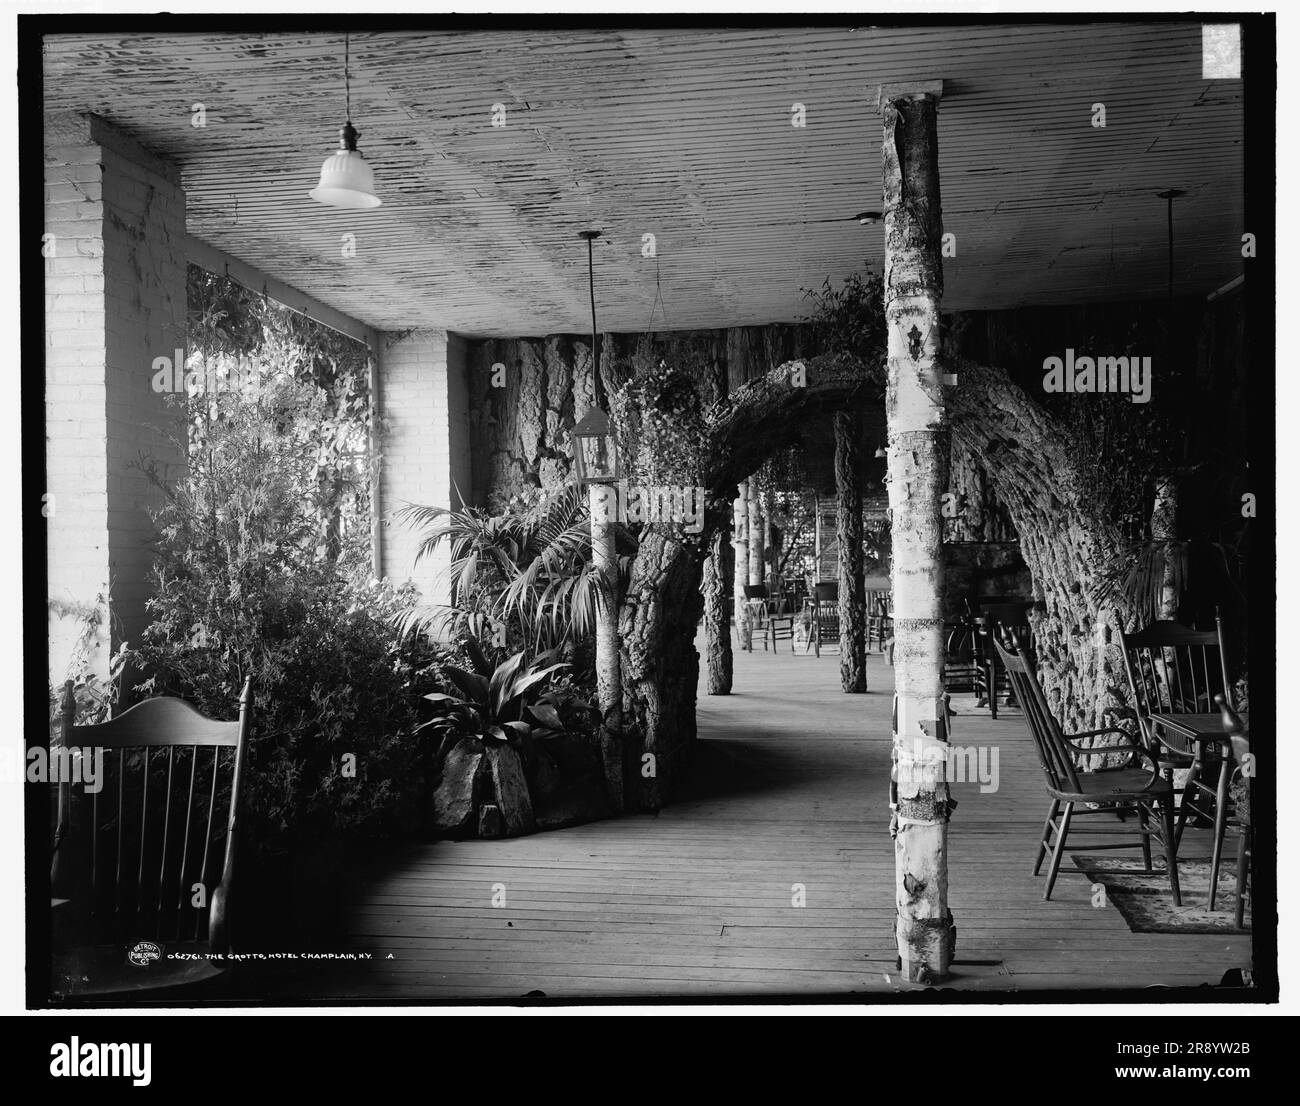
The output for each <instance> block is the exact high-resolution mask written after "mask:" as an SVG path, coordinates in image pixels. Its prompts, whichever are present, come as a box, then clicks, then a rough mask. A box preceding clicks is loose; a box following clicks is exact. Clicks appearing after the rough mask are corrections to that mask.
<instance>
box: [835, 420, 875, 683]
mask: <svg viewBox="0 0 1300 1106" xmlns="http://www.w3.org/2000/svg"><path fill="white" fill-rule="evenodd" d="M861 439H862V416H861V415H860V414H859V413H858V412H856V411H837V412H836V413H835V492H836V520H835V521H836V528H837V530H838V537H839V543H840V685H841V686H842V687H843V688H844V690H845V691H846V692H849V693H850V694H861V693H862V692H864V691H866V690H867V585H866V566H865V564H864V560H863V553H862V457H861Z"/></svg>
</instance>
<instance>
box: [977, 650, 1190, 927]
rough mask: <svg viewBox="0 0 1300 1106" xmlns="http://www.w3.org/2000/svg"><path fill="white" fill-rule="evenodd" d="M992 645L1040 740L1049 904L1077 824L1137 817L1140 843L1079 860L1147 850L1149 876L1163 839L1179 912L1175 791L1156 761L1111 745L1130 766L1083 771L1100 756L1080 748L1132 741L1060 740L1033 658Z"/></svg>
mask: <svg viewBox="0 0 1300 1106" xmlns="http://www.w3.org/2000/svg"><path fill="white" fill-rule="evenodd" d="M991 640H992V642H993V647H994V648H995V649H996V650H997V652H998V657H999V660H1000V661H1001V663H1002V667H1003V670H1004V671H1005V672H1006V673H1007V676H1008V678H1009V680H1010V682H1011V686H1012V687H1013V688H1014V690H1015V693H1016V697H1017V699H1019V701H1020V705H1021V709H1022V710H1023V711H1024V716H1025V724H1026V725H1027V726H1028V727H1029V732H1030V735H1031V736H1032V737H1033V739H1034V746H1035V748H1036V749H1037V751H1038V760H1039V763H1040V765H1041V766H1042V769H1043V775H1044V776H1045V777H1046V779H1047V794H1048V798H1049V799H1050V806H1049V807H1048V811H1047V820H1046V822H1045V823H1044V825H1043V835H1042V838H1041V839H1040V840H1039V843H1038V849H1037V851H1036V853H1035V858H1034V875H1038V873H1039V871H1040V869H1041V868H1042V866H1043V858H1044V857H1045V856H1046V855H1047V854H1048V853H1049V852H1050V853H1051V854H1052V863H1051V867H1050V868H1049V870H1048V874H1047V887H1046V889H1045V890H1044V891H1043V898H1044V899H1050V898H1051V897H1052V888H1053V887H1054V886H1055V884H1056V876H1057V873H1058V872H1059V871H1060V867H1061V857H1062V855H1063V854H1064V852H1065V849H1066V842H1067V840H1068V838H1069V835H1070V828H1071V823H1072V821H1073V819H1075V818H1077V817H1082V816H1086V815H1098V814H1101V815H1105V814H1115V813H1121V812H1123V811H1125V810H1133V811H1135V812H1136V813H1137V816H1138V832H1137V837H1138V840H1137V841H1136V842H1130V841H1120V842H1114V841H1106V842H1104V843H1097V842H1093V843H1089V844H1087V845H1082V846H1077V847H1076V848H1077V849H1078V851H1081V852H1095V851H1098V850H1102V849H1131V848H1141V850H1142V860H1143V862H1144V864H1145V866H1146V870H1147V871H1148V872H1149V871H1151V838H1152V837H1157V838H1159V840H1160V841H1161V843H1162V844H1163V845H1164V850H1165V861H1166V865H1167V867H1168V870H1169V889H1170V891H1171V892H1172V893H1173V897H1174V905H1175V906H1181V905H1182V901H1183V900H1182V891H1181V890H1180V888H1179V885H1178V857H1177V850H1176V849H1175V847H1174V790H1173V785H1172V784H1170V783H1169V781H1168V780H1166V779H1164V778H1163V777H1162V776H1161V775H1160V767H1159V765H1158V763H1157V762H1156V760H1155V758H1154V757H1153V756H1152V755H1151V754H1150V753H1149V752H1148V751H1147V749H1146V748H1145V746H1142V745H1135V744H1121V745H1109V746H1106V747H1105V751H1106V752H1109V753H1114V752H1126V753H1128V754H1129V760H1128V762H1127V763H1126V764H1125V765H1124V766H1122V767H1119V768H1105V769H1100V770H1096V771H1086V770H1084V769H1083V768H1082V767H1080V762H1081V761H1083V760H1085V759H1086V758H1087V757H1089V756H1091V755H1094V754H1095V753H1097V752H1100V751H1102V750H1093V749H1088V748H1086V747H1083V746H1080V745H1079V744H1078V742H1080V741H1083V740H1084V739H1086V738H1093V737H1098V736H1100V735H1101V734H1110V733H1113V734H1119V735H1122V736H1127V735H1125V734H1124V732H1123V731H1122V730H1119V729H1116V728H1114V727H1108V728H1106V729H1101V730H1088V731H1086V732H1084V733H1078V734H1073V735H1070V736H1067V735H1066V734H1064V733H1062V732H1061V727H1060V726H1059V725H1058V723H1057V721H1056V718H1055V716H1054V715H1053V714H1052V712H1051V710H1050V708H1049V707H1048V705H1047V698H1046V696H1045V695H1044V694H1043V689H1042V687H1041V686H1040V685H1039V683H1038V673H1037V670H1036V668H1035V665H1034V660H1033V655H1032V653H1031V652H1030V650H1029V649H1028V648H1027V647H1025V646H1022V644H1021V642H1020V641H1019V640H1017V635H1015V634H1014V633H1012V634H1010V635H1009V640H1007V641H1006V642H1004V641H1002V640H1000V639H999V637H998V636H997V635H994V636H993V637H992V639H991ZM1142 760H1145V761H1148V762H1149V763H1150V766H1151V767H1150V771H1146V770H1144V769H1142V768H1139V767H1136V765H1137V763H1138V762H1139V761H1142ZM1076 807H1077V808H1079V809H1076ZM1058 815H1059V821H1058V820H1057V818H1058ZM1110 836H1114V834H1111V835H1110ZM1053 837H1055V844H1054V845H1053Z"/></svg>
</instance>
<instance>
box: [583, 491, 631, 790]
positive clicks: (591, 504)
mask: <svg viewBox="0 0 1300 1106" xmlns="http://www.w3.org/2000/svg"><path fill="white" fill-rule="evenodd" d="M616 494H617V493H616V492H615V490H614V488H612V487H610V486H609V485H607V484H592V485H591V486H590V487H589V488H588V490H587V506H588V509H589V510H590V513H591V564H592V568H593V569H594V570H595V574H596V578H597V581H598V585H597V594H598V598H597V601H596V700H597V702H598V703H599V704H600V716H601V726H600V752H601V760H602V762H603V764H604V768H605V790H606V794H608V796H609V800H610V803H611V804H612V805H613V808H614V809H615V810H616V811H619V810H622V809H623V808H624V795H623V790H624V789H623V780H624V751H623V737H622V731H623V725H622V722H623V690H622V685H623V681H622V674H621V672H620V661H619V643H618V617H619V596H618V557H617V553H616V551H615V547H614V519H615V517H616V515H617V504H616V501H615V496H616Z"/></svg>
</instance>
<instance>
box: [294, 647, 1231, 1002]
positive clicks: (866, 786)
mask: <svg viewBox="0 0 1300 1106" xmlns="http://www.w3.org/2000/svg"><path fill="white" fill-rule="evenodd" d="M868 680H869V684H870V688H871V690H870V692H869V693H868V694H867V695H844V694H843V693H841V691H840V690H839V659H838V657H837V656H835V655H833V654H826V655H823V656H822V657H821V658H820V659H818V658H816V657H813V656H811V655H804V654H803V653H802V651H801V652H799V653H798V654H797V655H794V656H792V655H791V654H790V653H788V652H787V653H783V654H780V655H779V656H775V657H774V656H773V655H772V654H769V653H763V652H761V651H760V652H758V653H755V654H745V653H740V654H738V655H737V659H736V688H735V692H734V693H733V694H732V695H730V696H727V697H710V696H705V695H703V694H701V697H700V701H699V730H700V740H701V756H702V758H703V763H704V766H705V769H706V771H704V772H703V773H702V778H703V779H704V780H705V782H704V783H703V784H702V785H701V786H700V787H699V788H698V793H697V794H695V795H694V796H693V797H691V798H689V799H688V800H687V801H684V802H680V803H678V804H676V805H674V806H672V807H670V808H668V809H666V810H664V811H662V812H661V813H660V814H659V815H657V816H630V817H627V818H623V819H620V820H617V821H608V822H600V823H594V824H591V825H586V826H579V827H576V828H572V829H567V830H560V831H555V832H551V833H544V834H538V835H535V836H531V837H525V838H519V839H515V840H505V841H472V842H463V843H448V842H438V843H422V844H418V845H415V846H413V847H409V848H405V849H402V850H399V851H398V852H397V853H396V854H395V855H394V856H392V857H391V858H389V860H390V863H388V864H386V866H385V867H384V868H383V869H379V870H377V871H376V877H375V879H374V882H373V884H372V885H371V887H370V889H369V890H368V892H367V893H366V894H365V895H364V896H363V897H362V899H361V900H360V901H359V902H358V903H357V904H356V907H355V911H354V913H353V915H352V919H351V922H350V925H349V938H348V947H351V948H355V949H359V950H365V951H367V952H369V953H370V954H371V956H372V957H373V959H372V960H370V961H367V962H364V963H339V964H320V965H313V966H312V968H311V970H310V974H309V975H308V974H307V973H306V972H294V973H289V974H288V975H286V976H284V977H282V978H281V980H280V983H281V985H282V987H283V988H284V992H283V993H290V992H296V993H298V994H301V995H305V994H306V993H308V992H310V993H312V994H314V995H315V997H320V998H352V999H388V1000H414V999H427V1000H430V1001H447V1000H454V999H473V998H480V999H489V1000H491V999H511V998H519V997H522V996H527V995H529V994H534V993H536V992H542V993H544V994H545V995H546V996H547V997H550V998H575V999H581V998H618V997H624V996H626V997H650V996H660V997H668V996H690V997H697V998H704V997H716V998H725V997H727V996H737V997H739V996H765V995H766V996H778V995H779V996H796V995H807V996H819V995H831V994H846V993H869V992H886V993H888V992H890V991H897V990H905V989H907V990H910V989H912V988H907V987H906V986H905V985H900V983H899V981H898V977H897V974H896V972H895V968H894V964H895V951H894V945H893V938H892V922H893V917H894V905H893V882H894V858H893V846H892V842H891V840H890V838H889V834H888V824H889V808H888V774H889V746H890V735H889V715H890V704H891V696H892V670H891V669H890V668H889V667H888V666H887V665H886V664H885V663H884V661H883V659H882V658H880V657H879V656H875V657H872V658H871V659H870V660H869V662H868ZM954 706H955V708H956V709H957V711H958V715H957V717H956V718H955V719H954V722H953V735H952V739H953V741H954V743H957V744H961V745H977V746H981V745H987V746H989V747H990V748H991V749H996V750H997V755H998V761H997V763H998V774H999V779H998V784H999V786H998V788H997V790H996V791H993V792H990V793H987V794H982V793H981V792H980V788H979V787H978V786H977V785H976V784H974V783H971V784H957V785H955V786H954V794H955V796H956V798H957V799H958V802H959V806H958V808H957V810H956V812H955V814H954V820H953V822H952V826H951V834H950V850H951V856H950V878H951V885H950V903H951V907H952V910H953V914H954V917H955V919H956V922H957V928H958V940H957V964H956V965H955V967H954V973H953V978H952V979H951V981H950V982H949V983H948V984H947V986H951V987H954V988H958V989H974V990H1005V991H1034V990H1039V991H1041V990H1043V989H1058V988H1070V989H1076V988H1078V989H1091V990H1094V991H1095V990H1104V989H1114V988H1117V987H1130V988H1131V987H1161V986H1163V987H1170V986H1180V987H1181V986H1190V985H1198V984H1202V983H1217V982H1218V981H1219V980H1220V979H1221V977H1222V975H1223V973H1224V971H1225V970H1227V969H1229V968H1234V967H1246V966H1248V965H1249V963H1250V940H1249V937H1248V936H1245V935H1235V934H1227V935H1223V936H1194V935H1176V936H1165V935H1147V934H1134V933H1131V932H1130V931H1129V929H1128V926H1127V925H1126V923H1125V921H1124V919H1123V918H1122V917H1121V915H1120V914H1119V912H1118V911H1117V910H1116V909H1115V908H1114V907H1113V906H1109V907H1105V908H1094V907H1093V905H1092V896H1091V892H1090V888H1089V885H1088V883H1087V881H1086V880H1085V878H1084V877H1083V876H1082V875H1081V874H1079V873H1078V872H1077V871H1076V870H1075V869H1074V868H1073V867H1072V866H1071V865H1070V863H1069V862H1068V860H1067V861H1066V862H1065V863H1064V864H1063V865H1062V874H1061V877H1060V880H1059V882H1058V884H1057V888H1056V890H1055V892H1054V895H1053V899H1052V901H1051V902H1043V901H1042V889H1043V880H1042V878H1039V879H1034V878H1033V877H1032V876H1030V874H1029V870H1030V866H1031V861H1032V857H1033V849H1034V845H1035V841H1036V838H1037V835H1038V833H1039V832H1040V830H1041V826H1042V819H1043V816H1044V814H1045V810H1046V798H1045V795H1044V792H1043V788H1042V782H1041V780H1042V775H1041V772H1040V770H1039V768H1038V766H1037V764H1036V761H1035V760H1034V757H1033V752H1032V747H1031V745H1030V741H1029V736H1028V732H1027V730H1026V729H1025V727H1024V723H1023V721H1022V720H1021V718H1020V715H1019V714H1018V713H1017V712H1014V711H1012V712H1007V713H1005V714H1004V715H1003V716H1002V717H1001V718H999V720H998V721H996V722H994V721H992V720H991V719H990V718H989V716H988V713H987V712H986V711H983V710H977V709H976V708H975V707H974V700H973V697H972V696H970V695H957V696H955V697H954ZM1096 821H1097V822H1098V823H1100V822H1101V819H1097V820H1096ZM1106 821H1107V822H1110V821H1111V820H1110V819H1109V818H1107V819H1106ZM1113 825H1114V826H1116V827H1118V825H1119V823H1118V822H1114V823H1113ZM1200 844H1201V843H1200V842H1198V841H1197V840H1196V839H1195V836H1194V835H1193V836H1192V838H1191V839H1190V840H1188V841H1185V843H1184V847H1183V850H1182V851H1183V853H1184V855H1187V856H1196V855H1203V854H1205V855H1207V854H1208V848H1198V846H1199V845H1200ZM1113 855H1120V856H1125V855H1134V854H1129V853H1119V854H1113ZM800 889H802V899H803V901H804V905H802V906H797V905H794V902H795V901H796V899H797V898H799V897H800ZM502 892H504V902H505V905H504V906H495V907H494V906H493V897H494V894H496V896H497V898H498V901H500V897H501V893H502ZM1184 894H1185V895H1189V896H1193V897H1203V896H1204V894H1205V888H1202V887H1198V886H1192V887H1185V888H1184ZM390 957H391V958H390ZM295 976H296V977H297V982H296V983H293V982H291V980H292V979H293V978H294V977H295Z"/></svg>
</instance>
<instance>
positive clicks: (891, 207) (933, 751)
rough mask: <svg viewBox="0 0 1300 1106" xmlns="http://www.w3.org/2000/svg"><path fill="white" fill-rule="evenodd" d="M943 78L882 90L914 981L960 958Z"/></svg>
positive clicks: (892, 485) (899, 864) (903, 860)
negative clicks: (946, 661)
mask: <svg viewBox="0 0 1300 1106" xmlns="http://www.w3.org/2000/svg"><path fill="white" fill-rule="evenodd" d="M941 91H942V85H941V84H940V83H939V82H935V83H934V84H933V85H927V86H924V87H920V88H882V89H881V94H880V107H881V110H882V114H883V117H884V119H883V121H884V141H883V143H882V150H881V152H882V157H883V163H884V164H883V170H884V173H883V177H884V208H885V272H884V281H885V324H886V328H887V330H888V333H889V350H888V355H889V359H888V383H887V390H886V397H885V410H886V416H887V419H888V426H889V450H888V456H889V476H888V485H889V508H890V513H891V516H892V528H891V532H892V543H893V568H892V573H893V591H894V639H895V644H894V681H895V689H896V690H895V693H894V749H893V753H894V788H895V795H894V804H893V805H894V815H893V819H892V825H891V829H892V832H893V834H894V856H895V901H896V904H897V908H898V918H897V922H896V926H895V935H896V937H897V942H898V955H899V960H900V963H901V970H902V974H903V978H904V979H906V980H909V981H911V982H917V983H932V982H937V981H939V980H942V979H944V978H945V977H946V976H947V974H948V968H949V965H950V964H951V963H952V956H953V945H954V943H955V927H954V926H953V919H952V915H951V913H950V912H949V910H948V817H949V809H950V797H949V793H948V784H947V782H946V778H945V777H946V768H947V763H948V756H947V753H948V744H947V740H946V738H947V714H946V709H945V707H944V698H943V682H942V672H943V609H942V600H941V596H942V586H943V560H942V542H943V517H942V513H941V512H942V499H941V497H942V495H943V491H944V489H945V488H946V487H947V486H948V485H947V467H948V440H947V424H946V418H945V413H944V397H943V391H942V377H941V374H940V366H939V364H938V361H937V353H938V349H939V300H940V297H941V296H942V294H943V269H942V261H941V260H940V248H941V245H942V237H943V221H942V214H941V211H940V206H939V142H938V129H937V123H938V107H939V95H940V93H941Z"/></svg>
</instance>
